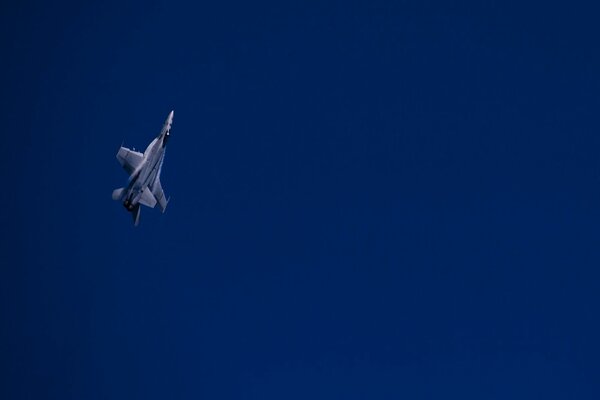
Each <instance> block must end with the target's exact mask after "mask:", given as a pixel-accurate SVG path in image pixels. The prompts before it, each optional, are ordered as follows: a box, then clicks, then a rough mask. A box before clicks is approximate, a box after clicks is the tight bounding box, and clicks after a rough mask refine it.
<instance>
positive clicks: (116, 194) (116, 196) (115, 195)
mask: <svg viewBox="0 0 600 400" xmlns="http://www.w3.org/2000/svg"><path fill="white" fill-rule="evenodd" d="M124 192H125V188H118V189H115V190H113V192H112V199H113V200H121V199H122V198H123V193H124Z"/></svg>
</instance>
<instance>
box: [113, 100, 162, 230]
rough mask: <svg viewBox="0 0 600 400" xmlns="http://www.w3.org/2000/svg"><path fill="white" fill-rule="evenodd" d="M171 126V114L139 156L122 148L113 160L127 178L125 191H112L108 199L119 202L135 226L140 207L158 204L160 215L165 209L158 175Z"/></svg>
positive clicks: (123, 188)
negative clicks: (116, 161) (118, 164)
mask: <svg viewBox="0 0 600 400" xmlns="http://www.w3.org/2000/svg"><path fill="white" fill-rule="evenodd" d="M172 124H173V111H171V112H170V113H169V116H168V117H167V120H166V121H165V123H164V125H163V127H162V129H161V131H160V134H159V135H158V136H157V137H156V138H155V139H154V140H152V142H150V144H149V145H148V147H147V148H146V150H145V151H144V153H143V154H142V153H139V152H137V151H135V150H131V149H128V148H126V147H123V146H121V148H120V149H119V151H118V152H117V160H119V163H120V164H121V166H122V167H123V168H124V169H125V171H127V173H128V174H129V182H128V184H127V186H126V187H122V188H119V189H115V190H114V191H113V193H112V198H113V200H118V201H122V202H123V206H124V207H125V208H126V209H127V211H129V212H131V214H132V216H133V223H134V225H135V226H137V225H138V224H139V222H140V205H144V206H147V207H150V208H154V206H156V204H158V206H159V208H160V209H161V211H162V212H165V209H166V208H167V203H168V201H167V199H166V198H165V194H164V191H163V188H162V185H161V183H160V172H161V169H162V165H163V161H164V159H165V150H166V147H167V141H168V139H169V135H170V132H171V125H172Z"/></svg>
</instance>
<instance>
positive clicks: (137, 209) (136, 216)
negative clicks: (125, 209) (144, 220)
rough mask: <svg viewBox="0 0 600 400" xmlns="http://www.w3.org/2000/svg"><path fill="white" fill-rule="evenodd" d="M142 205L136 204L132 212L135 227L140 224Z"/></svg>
mask: <svg viewBox="0 0 600 400" xmlns="http://www.w3.org/2000/svg"><path fill="white" fill-rule="evenodd" d="M141 208H142V207H140V204H139V203H138V204H136V205H135V207H134V209H133V210H131V216H132V217H133V225H134V226H138V224H139V223H140V211H141Z"/></svg>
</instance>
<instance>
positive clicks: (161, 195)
mask: <svg viewBox="0 0 600 400" xmlns="http://www.w3.org/2000/svg"><path fill="white" fill-rule="evenodd" d="M152 194H153V195H154V197H155V198H156V201H157V202H158V207H160V211H162V212H165V209H166V208H167V203H168V201H167V199H166V198H165V192H164V191H163V188H162V185H161V184H160V178H158V177H157V178H156V180H155V181H154V185H152Z"/></svg>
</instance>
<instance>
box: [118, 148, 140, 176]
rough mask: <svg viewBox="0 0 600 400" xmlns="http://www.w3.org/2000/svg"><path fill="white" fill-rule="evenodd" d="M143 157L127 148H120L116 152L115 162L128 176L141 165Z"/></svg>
mask: <svg viewBox="0 0 600 400" xmlns="http://www.w3.org/2000/svg"><path fill="white" fill-rule="evenodd" d="M143 159H144V155H143V154H142V153H138V152H137V151H134V150H130V149H128V148H127V147H121V148H120V149H119V151H118V152H117V160H119V163H120V164H121V166H122V167H123V168H124V169H125V171H127V173H128V174H129V175H131V174H132V173H133V171H135V170H136V169H137V167H139V165H140V164H141V163H142V160H143Z"/></svg>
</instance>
